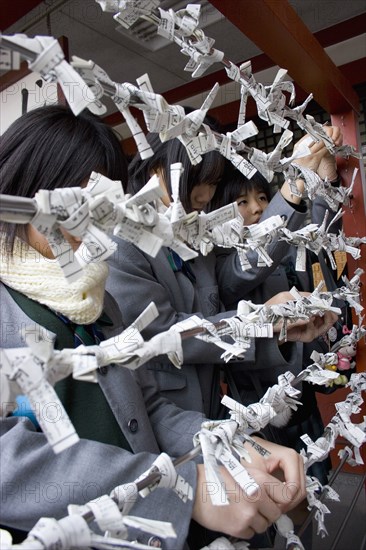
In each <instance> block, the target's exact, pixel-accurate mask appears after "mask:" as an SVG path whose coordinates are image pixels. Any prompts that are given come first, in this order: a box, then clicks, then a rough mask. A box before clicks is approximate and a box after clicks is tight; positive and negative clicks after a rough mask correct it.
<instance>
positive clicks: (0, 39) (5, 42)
mask: <svg viewBox="0 0 366 550" xmlns="http://www.w3.org/2000/svg"><path fill="white" fill-rule="evenodd" d="M0 46H3V47H4V48H9V50H14V51H15V52H18V53H20V55H22V56H23V57H25V58H26V59H29V60H30V61H34V60H35V59H36V57H37V54H36V53H35V52H33V51H32V50H28V48H25V47H24V46H20V45H19V44H15V43H14V42H12V41H11V40H9V39H8V37H7V36H4V35H1V36H0Z"/></svg>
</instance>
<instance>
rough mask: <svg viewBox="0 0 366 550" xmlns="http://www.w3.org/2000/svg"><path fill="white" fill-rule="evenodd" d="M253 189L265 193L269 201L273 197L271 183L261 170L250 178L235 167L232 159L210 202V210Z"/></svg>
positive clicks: (227, 164)
mask: <svg viewBox="0 0 366 550" xmlns="http://www.w3.org/2000/svg"><path fill="white" fill-rule="evenodd" d="M251 191H257V192H258V193H264V194H265V195H266V198H267V201H268V202H270V200H271V199H272V187H271V184H270V183H268V181H267V180H266V178H265V177H264V176H262V174H261V173H260V172H258V171H257V172H256V173H255V174H254V176H253V177H252V178H250V179H249V178H247V177H246V176H245V175H244V174H243V173H242V172H240V170H238V169H237V168H235V167H234V166H233V165H232V164H231V162H230V161H227V163H226V166H225V170H224V174H223V177H222V183H221V185H220V187H219V189H218V191H217V193H215V196H214V197H213V199H212V201H211V203H210V210H215V209H216V208H220V207H221V206H225V205H226V204H230V203H232V202H235V201H236V199H237V198H238V197H240V196H241V195H245V194H247V193H250V192H251Z"/></svg>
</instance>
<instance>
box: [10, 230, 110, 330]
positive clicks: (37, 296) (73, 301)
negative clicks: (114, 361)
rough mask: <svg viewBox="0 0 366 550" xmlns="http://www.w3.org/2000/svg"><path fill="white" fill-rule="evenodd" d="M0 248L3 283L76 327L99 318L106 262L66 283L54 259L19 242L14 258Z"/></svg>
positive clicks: (105, 275)
mask: <svg viewBox="0 0 366 550" xmlns="http://www.w3.org/2000/svg"><path fill="white" fill-rule="evenodd" d="M0 239H1V237H0ZM0 249H1V262H0V279H1V280H2V282H3V283H4V284H6V285H8V286H9V287H10V288H13V289H14V290H18V291H19V292H21V293H22V294H24V295H25V296H28V298H31V299H32V300H35V301H36V302H39V303H41V304H45V305H46V306H48V307H49V308H50V309H52V310H53V311H55V312H56V313H61V314H62V315H65V316H66V317H67V318H68V319H70V321H72V322H74V323H77V324H79V325H88V324H90V323H94V321H96V320H97V319H98V317H100V315H101V313H102V310H103V300H104V289H105V282H106V279H107V276H108V265H107V264H106V263H105V262H98V263H92V264H89V265H88V266H87V267H86V268H85V269H84V270H83V271H84V274H83V275H82V277H81V278H80V279H79V280H78V281H76V282H74V283H68V282H67V280H66V278H65V276H64V274H63V273H62V270H61V267H60V266H59V263H58V261H57V260H49V259H48V258H45V257H44V256H42V255H41V254H40V253H39V252H37V251H36V250H35V249H34V248H32V247H31V246H29V245H28V244H26V243H24V242H23V241H21V240H20V239H16V241H15V244H14V254H13V256H8V255H6V254H5V253H4V252H3V247H2V246H1V247H0Z"/></svg>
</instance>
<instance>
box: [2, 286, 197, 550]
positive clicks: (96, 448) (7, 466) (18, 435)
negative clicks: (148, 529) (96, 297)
mask: <svg viewBox="0 0 366 550" xmlns="http://www.w3.org/2000/svg"><path fill="white" fill-rule="evenodd" d="M0 298H1V339H0V346H1V347H3V348H12V347H20V346H23V345H24V344H23V343H22V341H21V339H20V336H19V329H20V328H21V327H26V326H27V327H29V330H30V331H33V333H34V335H35V337H36V336H37V334H39V325H36V323H35V322H34V321H32V320H31V319H30V318H29V317H28V316H27V315H26V314H25V313H23V311H22V310H21V309H20V308H19V307H18V305H17V304H16V303H15V302H14V300H13V298H12V297H11V296H10V295H9V293H8V291H7V290H6V288H5V287H4V286H3V285H2V284H1V285H0ZM105 311H106V313H107V314H108V315H109V316H110V317H111V318H112V320H114V321H115V323H118V325H119V324H120V321H121V318H120V314H119V311H118V308H117V307H116V306H115V304H114V302H113V300H111V298H110V297H107V300H106V303H105ZM118 332H120V330H114V333H118ZM111 335H112V334H111V333H109V334H106V336H107V337H109V336H111ZM141 369H142V370H139V371H137V376H136V377H135V376H134V375H133V374H132V373H131V372H130V371H128V370H127V369H124V368H122V367H117V366H109V367H108V368H107V372H106V373H105V374H104V375H99V384H100V386H101V388H102V390H103V393H104V395H105V396H106V398H107V401H108V403H109V405H110V407H111V409H112V411H113V413H114V416H115V418H116V420H117V422H118V424H119V426H120V429H121V430H122V432H123V434H124V435H125V437H126V439H127V440H128V442H129V445H130V447H131V449H132V451H133V453H135V454H132V453H131V452H128V451H125V450H123V449H121V448H118V447H115V446H112V445H107V444H103V443H99V442H96V441H90V440H86V439H81V440H80V441H79V442H78V443H77V444H76V445H74V446H72V447H71V448H69V449H67V450H65V451H63V452H62V453H60V454H58V455H55V454H54V453H53V451H52V449H51V447H50V445H49V444H48V443H47V441H46V438H45V436H44V435H43V434H42V433H41V432H39V431H36V430H35V428H34V425H33V424H32V423H31V422H30V421H29V420H28V419H25V418H21V419H19V418H16V417H7V418H2V419H1V422H0V433H1V520H0V524H1V525H2V526H5V528H6V527H14V528H17V529H21V530H24V531H28V530H30V529H31V528H32V527H33V525H34V524H35V523H36V522H37V521H38V519H39V518H40V517H42V516H47V517H56V518H57V519H60V518H61V517H63V516H65V515H67V505H68V504H69V503H75V504H76V503H77V504H84V503H85V502H87V501H88V500H90V499H92V498H96V497H97V496H99V495H102V494H109V492H110V491H111V490H112V489H113V488H114V487H116V486H118V485H121V484H123V483H128V482H132V481H134V480H135V479H136V478H137V477H138V476H139V475H140V474H142V473H143V472H145V471H146V470H148V469H149V468H150V466H151V464H152V462H153V461H154V460H155V458H156V457H157V455H158V454H159V453H160V452H161V451H165V452H167V453H168V454H169V455H170V456H180V455H182V454H184V453H186V452H188V451H189V450H191V449H192V447H193V445H192V437H193V435H194V433H196V432H197V431H198V430H199V428H200V425H201V422H202V415H201V414H199V413H197V412H188V411H182V410H180V409H178V408H177V407H176V406H175V405H173V404H172V403H170V402H168V401H167V400H165V399H164V398H162V397H161V396H159V394H158V393H157V391H156V386H155V381H154V379H153V377H151V374H150V373H149V371H145V372H143V371H144V367H141ZM91 406H92V404H91ZM85 414H87V412H86V413H85ZM131 420H133V423H131ZM131 426H133V429H130V427H131ZM179 473H180V474H181V475H182V476H183V477H184V478H185V479H186V480H187V481H188V482H189V483H190V484H191V485H192V486H193V488H194V490H195V483H196V465H195V463H193V462H189V463H187V464H185V465H183V466H180V469H179ZM131 513H132V514H133V515H136V516H140V517H146V518H151V519H156V520H164V521H170V522H172V523H173V525H174V528H175V530H176V532H177V536H178V538H177V539H167V541H163V548H169V549H171V550H173V549H174V550H175V549H179V548H183V546H184V543H185V539H186V535H187V532H188V527H189V523H190V519H191V513H192V502H187V503H185V504H184V503H183V502H182V501H181V500H180V499H179V498H178V497H177V496H176V495H175V494H174V493H173V492H172V491H167V490H164V489H158V490H156V491H155V492H154V493H152V494H151V495H150V496H149V497H147V498H145V499H142V498H140V497H139V499H138V501H137V503H136V504H135V505H134V506H133V508H132V511H131ZM131 536H132V537H133V538H136V539H138V540H139V541H141V542H144V543H145V544H146V543H147V540H148V538H149V535H143V534H141V533H139V532H132V535H131Z"/></svg>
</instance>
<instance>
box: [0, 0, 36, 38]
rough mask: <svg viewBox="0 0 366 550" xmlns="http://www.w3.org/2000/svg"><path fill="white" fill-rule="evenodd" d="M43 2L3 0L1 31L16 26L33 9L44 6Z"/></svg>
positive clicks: (34, 0)
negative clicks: (40, 5) (39, 5)
mask: <svg viewBox="0 0 366 550" xmlns="http://www.w3.org/2000/svg"><path fill="white" fill-rule="evenodd" d="M42 1H43V0H16V1H15V2H14V0H1V29H2V31H3V32H4V29H7V28H8V27H11V25H14V23H16V22H17V21H19V19H21V18H22V17H24V16H25V15H27V13H29V12H30V11H31V10H32V9H33V8H35V7H36V6H38V4H42Z"/></svg>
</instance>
